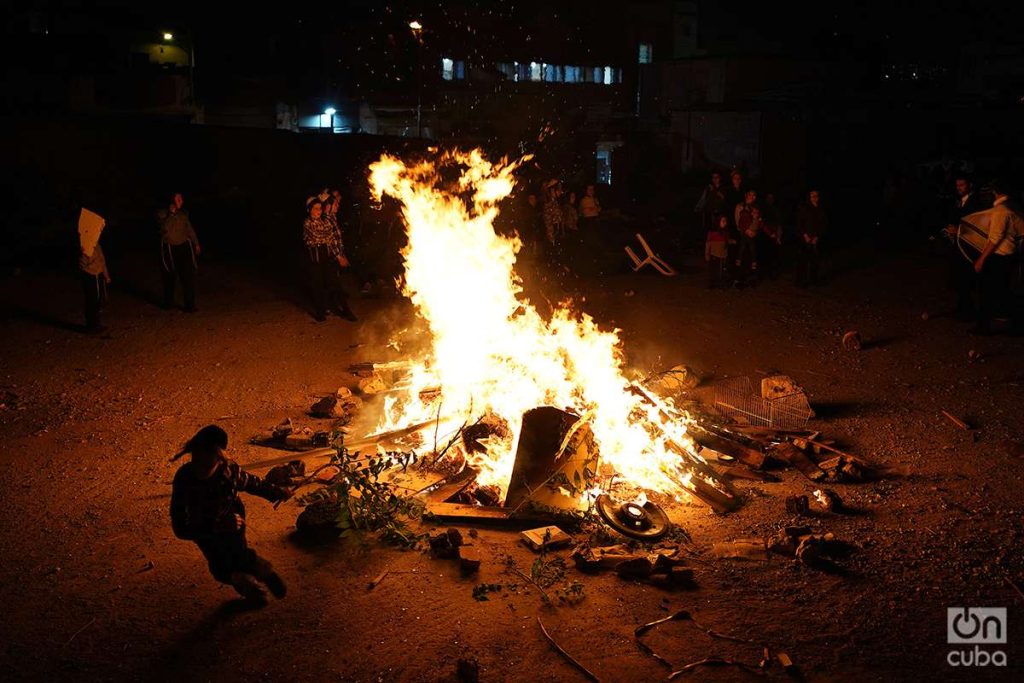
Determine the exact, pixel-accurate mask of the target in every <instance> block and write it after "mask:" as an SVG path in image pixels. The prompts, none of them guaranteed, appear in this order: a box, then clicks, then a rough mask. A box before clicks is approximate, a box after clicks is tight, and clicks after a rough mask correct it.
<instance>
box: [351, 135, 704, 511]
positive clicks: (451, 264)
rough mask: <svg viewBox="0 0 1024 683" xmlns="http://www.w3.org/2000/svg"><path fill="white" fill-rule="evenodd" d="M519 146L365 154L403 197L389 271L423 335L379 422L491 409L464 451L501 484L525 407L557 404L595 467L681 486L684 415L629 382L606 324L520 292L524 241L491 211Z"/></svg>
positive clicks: (510, 181)
mask: <svg viewBox="0 0 1024 683" xmlns="http://www.w3.org/2000/svg"><path fill="white" fill-rule="evenodd" d="M527 159H528V157H527V158H524V159H520V160H518V161H511V162H509V161H507V160H504V159H503V160H501V161H500V162H496V163H492V162H490V161H488V160H487V159H486V158H485V157H484V155H483V154H482V152H480V151H479V150H473V151H468V152H463V151H454V150H448V151H439V152H434V153H433V154H432V155H431V156H429V157H427V158H424V159H420V160H417V161H415V162H412V163H406V162H405V161H402V160H400V159H398V158H396V157H394V156H389V155H384V156H382V157H381V158H380V159H379V160H378V161H376V162H374V163H373V164H371V165H370V188H371V192H372V194H373V196H374V197H375V199H376V200H377V201H380V200H381V199H382V197H384V196H385V195H387V196H390V197H392V198H394V199H396V200H398V202H399V203H400V205H401V212H402V217H403V220H404V223H405V227H406V233H407V237H408V242H407V244H406V246H405V247H404V248H403V250H402V258H403V261H404V274H403V276H402V279H401V283H400V284H401V287H402V292H403V294H404V295H405V296H406V297H408V298H409V300H410V301H411V302H412V304H413V305H414V306H415V309H416V313H417V315H418V316H419V318H420V319H422V321H423V322H424V323H425V325H426V327H427V328H428V330H429V338H430V344H429V348H428V350H427V351H426V353H425V354H424V355H423V357H421V358H416V359H411V360H413V361H414V365H413V371H412V381H411V382H410V383H409V384H408V385H407V386H406V387H405V388H403V389H402V390H401V391H399V392H397V393H395V394H392V395H390V396H388V397H387V399H386V401H385V407H384V415H383V418H382V421H381V423H380V424H379V425H378V428H379V430H380V431H384V430H386V429H395V428H399V427H402V426H405V425H409V424H412V423H416V422H422V421H426V420H431V419H437V420H438V421H439V422H442V423H443V425H442V426H443V428H445V429H448V430H452V429H457V428H458V427H459V425H462V424H466V423H472V422H473V421H474V420H477V419H479V418H480V417H481V416H484V415H494V416H499V417H500V418H502V419H503V420H505V421H506V422H507V423H508V426H509V429H508V430H507V431H508V433H507V434H505V435H503V436H497V435H496V436H492V437H490V438H488V439H486V440H485V441H484V443H483V444H482V446H483V451H482V452H473V453H470V452H464V453H462V454H463V455H464V456H465V457H466V458H467V460H468V461H469V463H470V464H471V465H472V466H473V467H475V468H477V469H478V470H479V472H480V473H479V475H478V477H477V481H478V482H479V483H481V484H485V485H486V484H489V485H494V486H497V487H498V488H499V489H501V490H502V491H504V490H505V489H506V487H507V485H508V482H509V479H510V477H511V474H512V468H513V463H514V458H515V447H516V443H517V438H518V434H519V430H520V427H521V422H522V416H523V413H524V412H525V411H527V410H530V409H532V408H536V407H538V406H545V405H547V406H554V407H556V408H561V409H566V410H569V411H572V412H574V413H576V414H577V415H579V416H581V420H583V421H585V422H586V424H587V425H588V426H589V427H590V429H591V430H592V433H593V436H594V439H595V441H596V443H597V445H598V447H599V449H600V454H601V462H602V466H603V468H605V472H606V474H607V473H608V472H611V471H614V473H615V474H616V475H619V476H621V477H623V478H625V479H626V480H627V481H629V482H630V483H631V484H634V485H636V486H638V487H642V488H646V489H650V490H654V491H660V492H664V493H671V494H681V493H682V491H683V490H685V488H686V487H687V486H688V482H689V481H690V477H691V476H692V475H691V473H690V471H689V470H688V469H687V468H686V467H685V466H684V458H683V457H682V455H681V451H687V452H689V455H690V457H691V458H697V456H695V455H693V454H692V449H693V443H692V441H691V440H690V439H689V438H688V437H687V435H686V432H685V420H681V419H676V418H674V419H671V420H669V419H666V418H665V414H666V413H665V409H666V408H667V407H669V406H666V405H665V404H659V402H660V399H653V398H652V397H650V396H643V395H641V394H638V393H637V392H636V391H635V385H634V384H633V383H632V382H631V381H630V380H629V379H627V377H626V372H625V370H624V356H623V349H622V344H621V342H620V340H619V337H618V333H617V331H616V330H608V329H601V328H600V327H599V325H598V324H597V323H596V322H595V321H594V319H593V318H591V317H590V316H589V315H587V314H586V313H583V312H581V311H577V310H575V309H574V308H573V307H572V306H571V305H570V304H569V303H563V304H561V305H558V306H556V307H555V309H554V311H553V313H552V314H551V315H549V316H542V315H541V314H540V313H539V312H538V310H537V308H535V307H534V306H533V305H532V304H531V303H530V302H529V301H528V300H527V299H526V297H525V296H524V294H523V283H522V279H521V278H520V276H519V274H518V273H517V272H516V260H517V255H518V253H519V251H520V249H521V247H522V242H521V240H520V238H519V237H518V236H516V235H512V236H505V235H502V234H499V233H498V232H497V231H496V230H495V228H494V221H495V219H496V218H497V216H498V214H499V210H500V203H501V201H502V200H504V199H506V198H507V197H509V195H510V194H511V193H512V192H513V189H514V188H515V182H516V181H515V177H514V175H515V172H516V170H517V169H518V168H519V167H520V166H521V164H522V163H523V162H524V161H526V160H527ZM434 388H440V395H438V394H437V392H436V391H433V392H431V391H428V390H430V389H434ZM677 417H678V416H677ZM474 450H476V449H474Z"/></svg>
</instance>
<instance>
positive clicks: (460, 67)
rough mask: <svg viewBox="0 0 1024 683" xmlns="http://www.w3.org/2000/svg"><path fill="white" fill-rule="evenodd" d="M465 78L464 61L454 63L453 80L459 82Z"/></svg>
mask: <svg viewBox="0 0 1024 683" xmlns="http://www.w3.org/2000/svg"><path fill="white" fill-rule="evenodd" d="M465 78H466V63H465V62H464V61H462V60H461V59H460V60H457V61H456V62H455V80H457V81H461V80H463V79H465Z"/></svg>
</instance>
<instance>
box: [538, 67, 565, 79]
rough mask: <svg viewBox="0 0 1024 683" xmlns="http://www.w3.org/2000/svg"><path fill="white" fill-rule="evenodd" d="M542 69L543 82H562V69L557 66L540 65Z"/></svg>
mask: <svg viewBox="0 0 1024 683" xmlns="http://www.w3.org/2000/svg"><path fill="white" fill-rule="evenodd" d="M541 66H543V67H544V80H545V81H547V82H548V83H561V82H562V67H560V66H558V65H557V64H542V65H541Z"/></svg>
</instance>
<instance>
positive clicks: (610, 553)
mask: <svg viewBox="0 0 1024 683" xmlns="http://www.w3.org/2000/svg"><path fill="white" fill-rule="evenodd" d="M572 560H573V562H574V563H575V565H576V568H577V569H578V570H580V571H581V572H583V573H586V574H595V573H598V572H601V571H604V570H611V571H614V572H615V573H616V574H618V576H619V578H622V579H626V580H631V581H636V580H647V581H650V582H651V583H654V584H656V585H662V586H669V585H671V586H693V585H694V582H693V569H691V568H689V567H687V566H685V565H686V561H685V560H684V559H682V558H681V557H679V548H678V546H671V547H658V548H655V549H653V550H651V551H637V550H633V549H631V548H630V547H629V546H627V545H613V546H605V547H598V548H592V547H590V546H589V545H587V544H581V545H579V546H577V547H576V548H575V549H574V550H573V552H572Z"/></svg>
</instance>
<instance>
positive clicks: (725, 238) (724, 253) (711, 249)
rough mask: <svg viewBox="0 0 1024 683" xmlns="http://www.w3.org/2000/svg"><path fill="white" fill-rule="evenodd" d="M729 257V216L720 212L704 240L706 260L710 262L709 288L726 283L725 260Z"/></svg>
mask: <svg viewBox="0 0 1024 683" xmlns="http://www.w3.org/2000/svg"><path fill="white" fill-rule="evenodd" d="M728 257H729V218H728V216H726V215H725V214H718V215H717V217H716V218H715V219H714V221H713V222H712V224H711V227H710V228H709V229H708V233H707V237H706V238H705V240H704V260H705V261H707V264H708V289H714V288H715V287H718V286H719V285H721V284H723V283H724V280H725V262H726V259H727V258H728Z"/></svg>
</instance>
